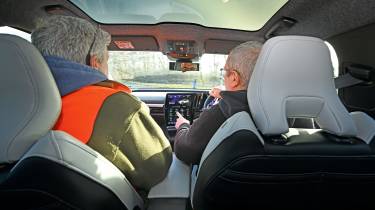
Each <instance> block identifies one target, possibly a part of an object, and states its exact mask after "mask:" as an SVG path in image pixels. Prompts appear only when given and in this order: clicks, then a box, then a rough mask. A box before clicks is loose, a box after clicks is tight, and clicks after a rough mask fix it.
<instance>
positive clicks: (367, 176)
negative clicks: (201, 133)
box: [0, 0, 375, 210]
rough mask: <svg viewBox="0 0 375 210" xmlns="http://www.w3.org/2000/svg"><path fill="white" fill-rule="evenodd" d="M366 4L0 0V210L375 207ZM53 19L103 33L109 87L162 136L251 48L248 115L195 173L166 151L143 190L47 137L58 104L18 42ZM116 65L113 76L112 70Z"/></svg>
mask: <svg viewBox="0 0 375 210" xmlns="http://www.w3.org/2000/svg"><path fill="white" fill-rule="evenodd" d="M374 8H375V1H371V0H363V1H351V0H329V1H327V0H316V1H309V0H270V1H262V0H251V1H238V0H217V1H211V0H210V1H182V0H162V1H151V2H149V1H145V0H138V1H132V0H123V1H121V0H107V1H104V0H93V1H85V0H35V1H28V0H3V1H1V2H0V60H1V64H2V67H1V74H2V76H1V77H0V95H1V100H0V134H1V135H2V138H0V201H1V205H2V207H0V208H1V209H38V210H39V209H56V210H57V209H90V210H96V209H97V210H99V209H128V210H143V209H147V210H157V209H168V210H192V209H194V210H210V209H257V210H260V209H264V210H269V209H299V210H304V209H314V210H315V209H330V210H332V209H340V210H342V209H361V210H362V209H374V208H375V204H374V202H373V197H372V192H373V189H374V188H375V140H374V138H375V121H374V117H375V97H374V96H375V95H374V93H375V83H374V82H375V59H374V58H373V54H372V53H373V51H374V49H375V39H374V37H375V13H374ZM53 15H67V16H74V17H79V18H83V19H86V20H88V21H89V22H91V23H92V24H94V25H95V26H97V27H100V28H101V29H103V30H105V31H107V32H108V33H109V34H110V35H111V37H112V40H111V43H110V45H109V46H108V51H109V55H110V61H109V69H110V77H111V79H113V80H115V81H118V82H121V83H124V84H125V85H128V86H129V87H131V88H132V91H133V92H132V94H133V95H134V96H136V97H138V98H139V100H141V101H143V102H144V103H145V104H146V105H147V106H148V107H149V109H150V114H151V116H152V117H153V119H154V120H155V121H156V122H157V123H158V125H159V126H160V128H161V129H162V130H163V132H164V134H165V136H166V137H167V138H168V139H169V141H170V143H171V146H172V147H173V144H174V137H175V135H176V132H177V131H176V128H175V123H176V118H177V114H176V112H177V111H178V112H180V113H181V114H182V115H183V116H184V117H185V118H186V119H188V120H189V121H190V122H191V123H193V122H194V120H195V119H197V118H198V117H199V115H200V114H201V113H202V111H204V110H205V109H209V108H210V107H211V106H212V104H213V103H214V98H213V97H211V96H210V94H209V90H210V89H211V88H212V87H214V86H216V85H218V86H219V85H222V76H223V71H222V70H220V69H221V68H222V67H223V66H224V64H225V60H226V58H227V57H228V54H229V53H230V51H231V49H233V48H234V47H236V46H237V45H239V44H241V43H243V42H246V41H258V42H261V43H263V44H264V45H263V47H262V50H261V52H260V55H259V57H258V60H257V63H256V65H255V69H254V72H253V74H252V76H251V80H250V83H249V86H248V89H247V99H248V102H249V110H250V113H248V112H238V113H236V114H235V115H233V116H232V117H230V118H228V119H227V120H226V121H225V122H224V123H223V124H222V126H221V127H220V128H219V130H218V131H217V132H216V133H215V134H214V136H213V137H212V139H211V140H210V142H209V144H208V145H207V147H206V148H205V150H204V152H203V155H202V157H201V160H200V163H199V164H198V165H188V164H186V163H184V162H183V161H181V160H179V159H178V158H177V157H176V156H175V155H173V162H172V165H171V166H170V169H169V172H168V174H167V176H166V178H165V179H164V180H163V181H162V182H160V183H159V184H157V185H156V186H154V187H153V188H152V189H151V190H150V191H149V192H148V193H147V195H141V194H140V193H139V192H138V191H137V190H136V189H135V188H134V187H133V186H132V185H131V184H130V182H129V181H128V179H127V178H126V177H125V175H124V174H123V173H122V172H121V171H120V170H119V169H117V168H116V166H114V165H113V164H112V163H111V162H110V161H109V160H107V159H106V158H104V157H103V156H102V155H101V154H99V153H98V152H96V151H95V150H93V149H92V148H90V147H88V146H87V145H85V144H83V143H82V142H80V141H78V140H76V139H74V137H72V136H70V135H68V134H66V133H64V132H62V131H57V130H52V127H53V126H54V124H55V122H56V120H57V119H58V117H59V114H60V111H61V96H60V93H59V91H58V89H57V86H56V83H55V81H54V79H53V76H52V74H51V72H50V69H49V67H48V65H47V64H46V62H45V60H44V58H43V56H42V55H41V54H40V52H39V51H38V50H37V49H36V48H35V47H34V46H33V44H32V43H31V42H30V40H27V39H28V38H25V37H19V36H17V35H12V34H9V32H7V31H2V29H4V28H12V29H17V30H19V31H21V32H22V33H24V34H26V35H29V36H30V33H32V31H33V30H34V29H35V28H36V26H37V24H38V22H39V21H41V20H43V19H45V18H47V17H49V16H53ZM123 69H125V70H123Z"/></svg>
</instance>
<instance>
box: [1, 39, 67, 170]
mask: <svg viewBox="0 0 375 210" xmlns="http://www.w3.org/2000/svg"><path fill="white" fill-rule="evenodd" d="M0 59H1V60H0V61H1V76H0V98H1V99H0V101H1V102H0V135H1V137H0V163H11V162H14V161H17V160H18V159H20V157H21V156H22V155H23V154H24V153H25V152H26V151H27V150H28V149H29V148H30V146H31V145H32V144H33V143H35V141H37V140H38V139H39V138H40V137H42V136H43V135H45V134H46V133H47V132H48V131H49V130H50V129H51V128H52V126H53V125H54V123H55V121H56V120H57V118H58V116H59V113H60V109H61V98H60V94H59V91H58V89H57V86H56V83H55V81H54V79H53V77H52V74H51V72H50V70H49V68H48V66H47V64H46V62H45V61H44V59H43V57H42V55H41V54H40V53H39V51H38V50H37V49H36V48H35V47H34V46H33V45H32V44H31V43H29V42H27V41H26V40H24V39H22V38H20V37H16V36H13V35H7V34H0Z"/></svg>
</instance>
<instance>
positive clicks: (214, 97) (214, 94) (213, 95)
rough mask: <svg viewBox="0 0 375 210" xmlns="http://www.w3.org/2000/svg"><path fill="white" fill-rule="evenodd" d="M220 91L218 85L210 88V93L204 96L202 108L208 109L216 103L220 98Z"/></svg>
mask: <svg viewBox="0 0 375 210" xmlns="http://www.w3.org/2000/svg"><path fill="white" fill-rule="evenodd" d="M220 92H221V89H220V88H219V87H214V88H212V89H211V90H210V92H209V94H210V95H209V96H208V97H207V98H206V101H205V102H204V104H203V108H204V109H209V108H210V107H211V106H213V105H214V104H216V102H217V101H218V100H220V99H221V95H220Z"/></svg>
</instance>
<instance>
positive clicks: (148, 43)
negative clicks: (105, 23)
mask: <svg viewBox="0 0 375 210" xmlns="http://www.w3.org/2000/svg"><path fill="white" fill-rule="evenodd" d="M108 49H109V50H126V51H128V50H130V51H131V50H134V51H159V45H158V42H157V41H156V39H155V37H153V36H112V41H111V43H110V45H109V46H108Z"/></svg>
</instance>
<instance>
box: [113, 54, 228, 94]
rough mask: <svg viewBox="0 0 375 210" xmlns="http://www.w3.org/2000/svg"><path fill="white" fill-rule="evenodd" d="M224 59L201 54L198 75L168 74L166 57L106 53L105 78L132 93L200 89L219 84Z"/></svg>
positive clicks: (187, 73) (215, 55)
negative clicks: (133, 91)
mask: <svg viewBox="0 0 375 210" xmlns="http://www.w3.org/2000/svg"><path fill="white" fill-rule="evenodd" d="M226 58H227V55H218V54H204V55H203V56H202V57H201V59H200V61H199V71H194V72H192V71H189V72H181V71H171V70H169V62H171V61H170V60H169V59H168V58H167V56H165V55H163V54H162V53H161V52H148V51H147V52H146V51H110V52H109V61H108V67H109V74H110V77H112V79H113V80H116V81H118V82H121V83H123V84H125V85H127V86H129V87H131V88H132V89H203V90H208V89H211V88H212V87H214V86H218V85H222V84H223V77H222V74H223V72H222V71H220V69H221V68H222V67H223V66H224V64H225V61H226Z"/></svg>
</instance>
